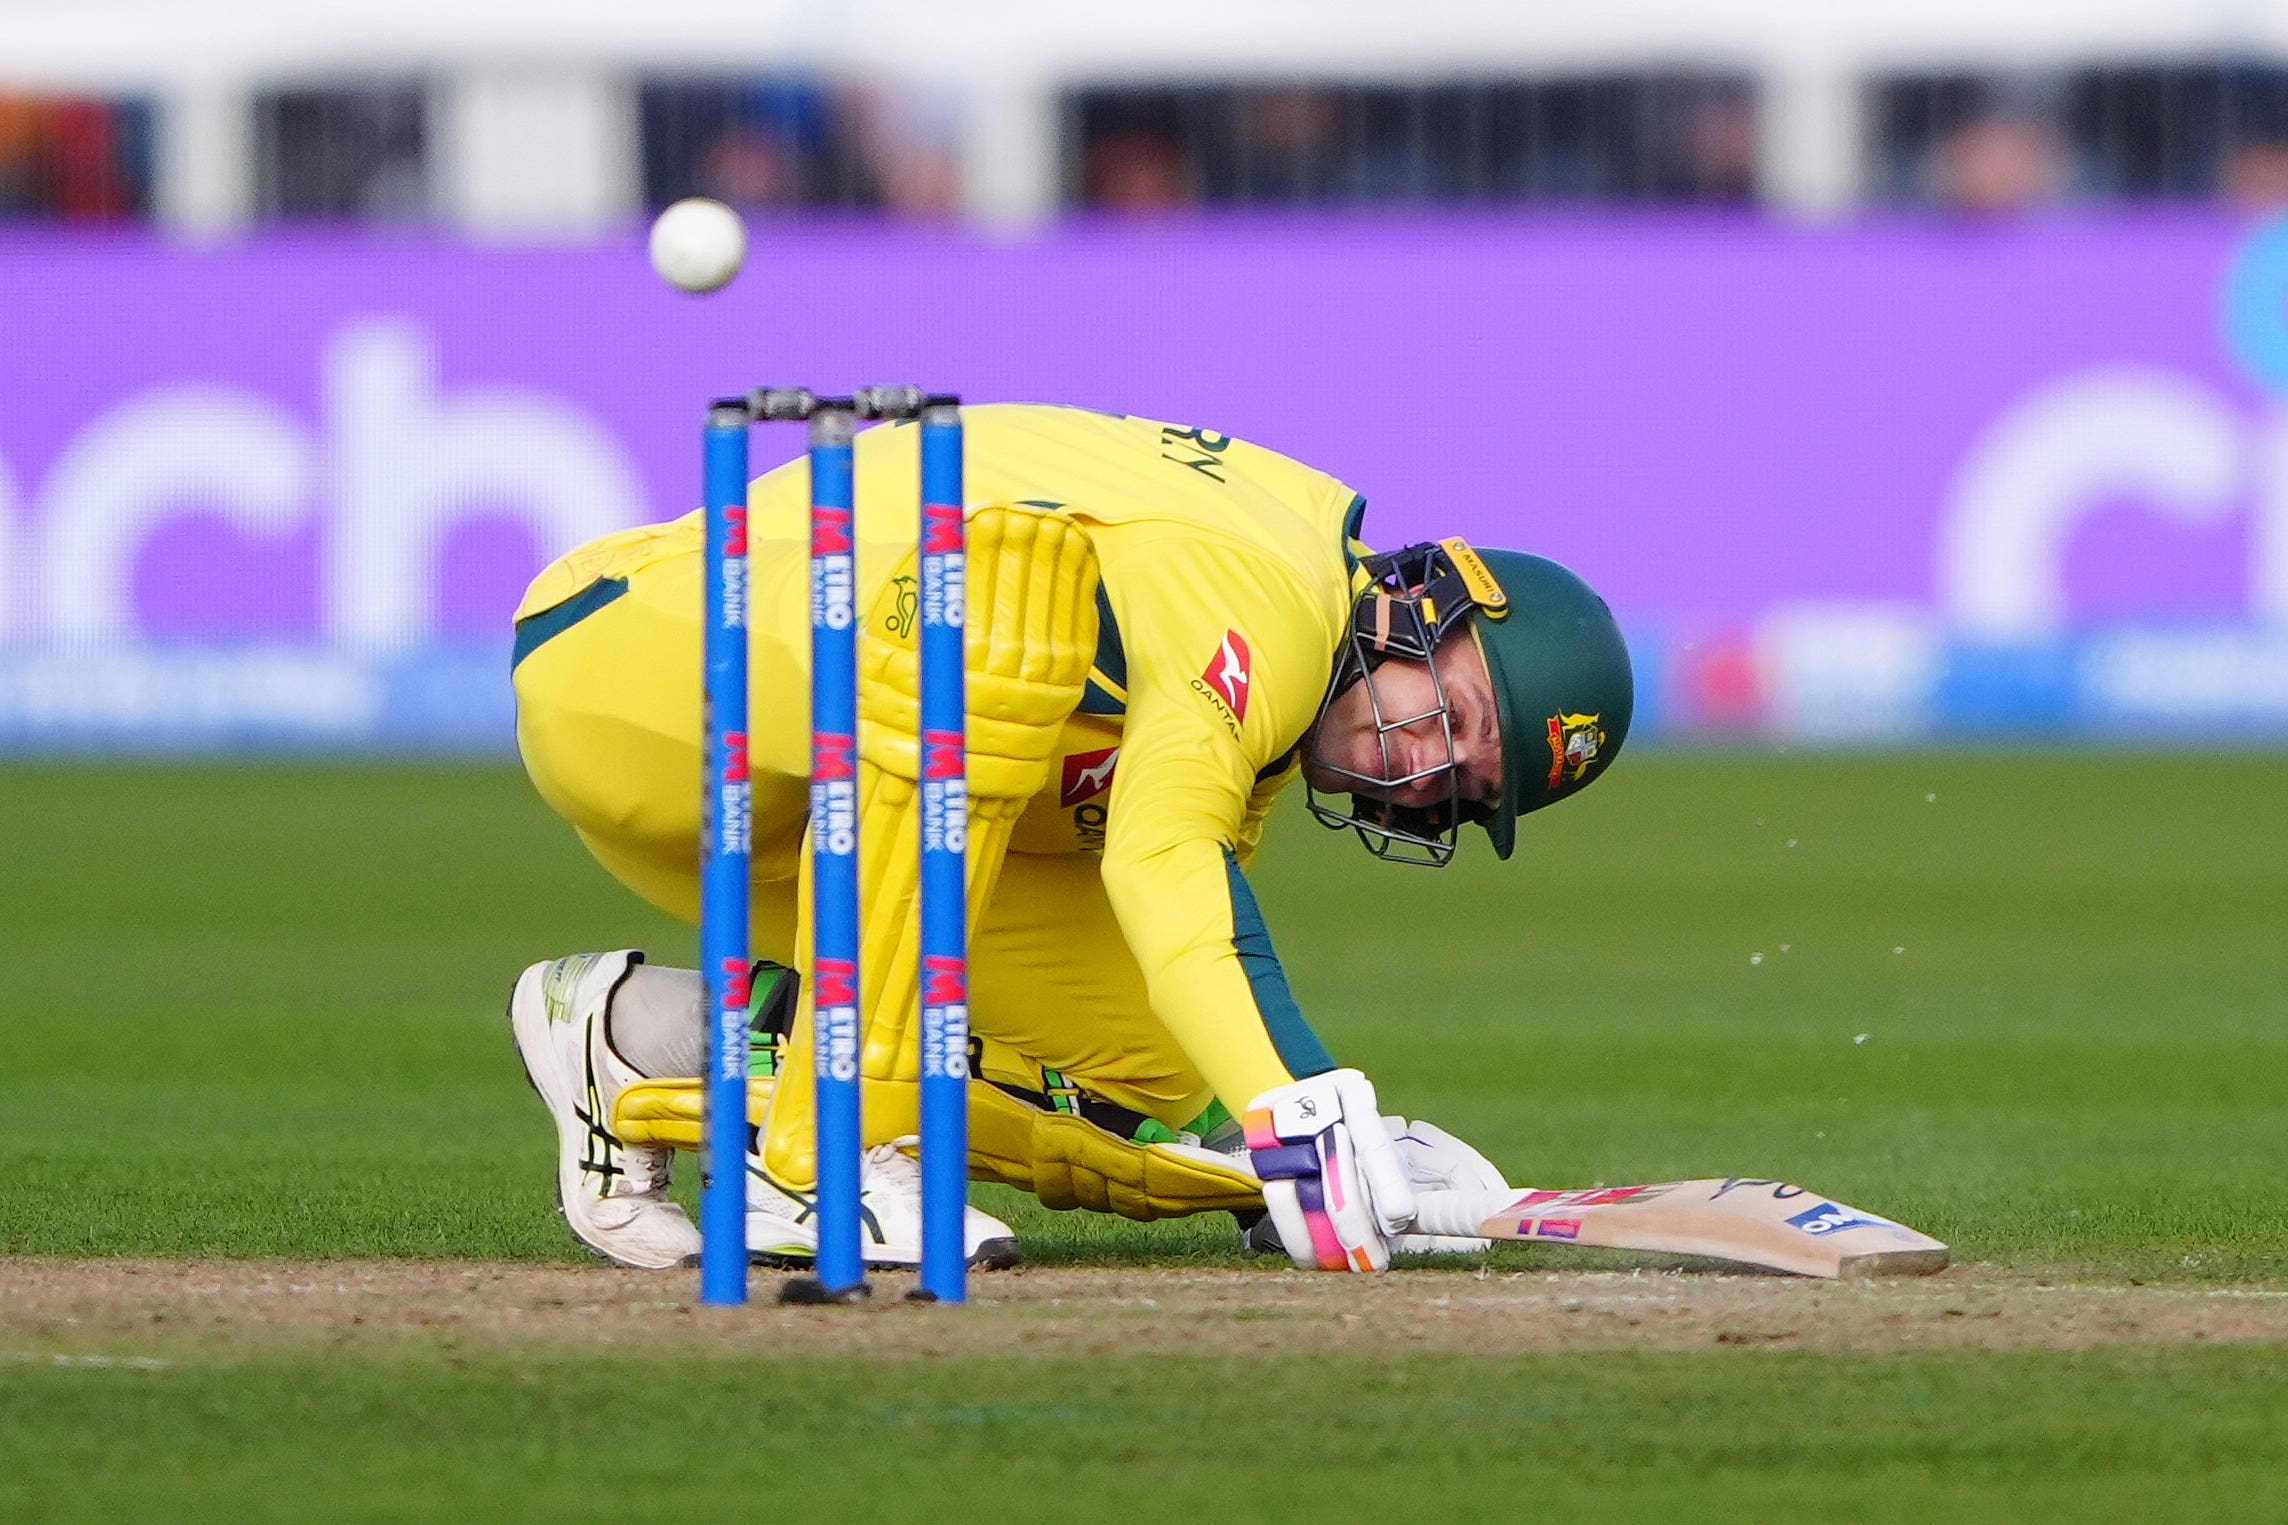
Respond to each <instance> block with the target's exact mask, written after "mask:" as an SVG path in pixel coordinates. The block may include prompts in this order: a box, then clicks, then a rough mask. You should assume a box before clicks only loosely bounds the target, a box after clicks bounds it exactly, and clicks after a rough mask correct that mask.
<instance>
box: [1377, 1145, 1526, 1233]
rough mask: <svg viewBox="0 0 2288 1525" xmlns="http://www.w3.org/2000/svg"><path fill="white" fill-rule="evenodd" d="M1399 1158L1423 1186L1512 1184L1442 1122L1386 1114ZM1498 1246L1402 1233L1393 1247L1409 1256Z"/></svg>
mask: <svg viewBox="0 0 2288 1525" xmlns="http://www.w3.org/2000/svg"><path fill="white" fill-rule="evenodd" d="M1382 1123H1383V1126H1384V1127H1385V1128H1387V1129H1389V1130H1390V1137H1391V1142H1392V1144H1393V1146H1394V1147H1396V1149H1397V1150H1398V1157H1399V1158H1400V1159H1402V1160H1404V1161H1405V1162H1406V1179H1407V1182H1408V1184H1410V1185H1412V1186H1413V1187H1414V1188H1415V1190H1417V1191H1507V1190H1509V1183H1508V1182H1507V1181H1505V1180H1503V1179H1502V1173H1501V1172H1500V1171H1499V1170H1497V1169H1495V1168H1494V1162H1493V1161H1491V1160H1489V1159H1487V1158H1486V1157H1485V1156H1484V1155H1482V1154H1480V1153H1478V1151H1477V1150H1475V1149H1473V1148H1471V1147H1470V1146H1469V1145H1468V1144H1465V1143H1463V1142H1462V1141H1461V1140H1460V1139H1458V1138H1456V1137H1454V1135H1453V1134H1451V1133H1448V1132H1447V1131H1446V1130H1445V1129H1443V1128H1441V1127H1439V1126H1438V1125H1437V1124H1436V1123H1425V1122H1419V1121H1417V1122H1411V1123H1410V1122H1408V1121H1407V1120H1406V1119H1405V1118H1403V1117H1386V1118H1384V1119H1383V1120H1382ZM1492 1247H1493V1241H1491V1240H1489V1239H1467V1238H1463V1237H1460V1236H1458V1235H1454V1234H1400V1235H1399V1236H1398V1239H1397V1242H1396V1243H1395V1244H1393V1245H1392V1246H1391V1248H1393V1249H1394V1250H1396V1251H1398V1252H1399V1253H1401V1254H1407V1255H1476V1254H1480V1253H1483V1252H1484V1251H1486V1250H1489V1249H1491V1248H1492Z"/></svg>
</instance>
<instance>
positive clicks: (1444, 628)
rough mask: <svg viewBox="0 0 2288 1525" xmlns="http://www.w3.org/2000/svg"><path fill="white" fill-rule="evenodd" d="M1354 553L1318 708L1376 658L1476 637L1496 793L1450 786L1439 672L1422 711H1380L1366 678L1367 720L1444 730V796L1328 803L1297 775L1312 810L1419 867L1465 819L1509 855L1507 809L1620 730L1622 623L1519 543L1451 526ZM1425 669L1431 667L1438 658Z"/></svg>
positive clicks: (1555, 783) (1624, 681) (1597, 760)
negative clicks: (1475, 794) (1469, 536)
mask: <svg viewBox="0 0 2288 1525" xmlns="http://www.w3.org/2000/svg"><path fill="white" fill-rule="evenodd" d="M1363 565H1364V570H1365V572H1366V574H1367V576H1368V578H1369V579H1370V580H1369V582H1368V583H1367V585H1366V586H1365V588H1364V589H1363V590H1362V591H1361V592H1360V594H1359V597H1358V601H1357V603H1356V604H1355V605H1354V606H1353V608H1352V611H1351V629H1350V632H1349V634H1348V636H1347V638H1346V639H1345V641H1344V643H1343V650H1342V651H1341V653H1340V654H1338V656H1337V658H1336V663H1335V672H1334V678H1333V681H1332V682H1331V683H1330V684H1329V685H1328V690H1327V697H1326V699H1325V700H1324V701H1323V702H1322V704H1321V705H1320V714H1321V716H1322V717H1323V716H1324V715H1325V714H1326V711H1327V709H1328V707H1330V706H1331V705H1333V703H1334V702H1335V700H1336V699H1338V698H1340V697H1341V696H1342V694H1343V693H1344V692H1345V691H1346V690H1348V689H1349V688H1350V687H1351V686H1352V685H1353V684H1355V683H1357V682H1358V681H1360V680H1361V679H1362V678H1364V677H1366V676H1367V675H1368V674H1369V673H1371V672H1372V671H1373V670H1374V669H1375V668H1376V667H1378V666H1379V665H1381V664H1382V663H1383V662H1386V661H1390V660H1393V659H1400V660H1411V661H1419V662H1425V663H1428V662H1429V661H1430V657H1431V654H1432V653H1433V652H1435V651H1436V650H1437V648H1438V646H1439V644H1440V642H1441V641H1444V640H1446V639H1449V638H1453V639H1460V638H1462V637H1463V636H1465V635H1471V636H1474V637H1475V639H1476V640H1477V643H1478V647H1479V649H1480V650H1481V651H1482V652H1483V653H1484V654H1485V661H1486V672H1487V676H1488V677H1490V678H1491V679H1492V682H1493V690H1494V702H1495V709H1496V712H1497V714H1498V717H1499V720H1500V725H1501V738H1502V789H1501V796H1500V798H1499V799H1497V800H1495V801H1493V802H1492V803H1490V804H1489V803H1483V802H1471V801H1465V800H1463V799H1462V798H1461V796H1460V793H1459V788H1460V780H1459V778H1458V777H1457V776H1456V774H1455V770H1454V769H1453V768H1452V766H1451V761H1450V760H1451V756H1452V745H1453V732H1452V726H1451V723H1450V718H1449V715H1448V707H1447V703H1446V696H1445V689H1444V681H1443V679H1442V678H1441V679H1439V682H1438V707H1437V708H1436V709H1435V710H1432V711H1430V712H1427V713H1426V714H1424V715H1409V716H1389V715H1385V714H1384V713H1383V711H1382V708H1381V702H1380V698H1379V696H1378V694H1377V692H1376V690H1375V687H1374V685H1372V684H1369V685H1368V687H1367V693H1368V697H1369V701H1370V705H1371V707H1372V713H1373V716H1374V724H1375V725H1376V727H1377V729H1378V731H1379V732H1381V733H1384V734H1387V733H1388V732H1391V731H1393V730H1397V729H1400V728H1404V727H1409V726H1414V725H1418V724H1420V723H1422V722H1423V721H1425V720H1436V721H1437V722H1438V723H1439V724H1440V725H1442V726H1444V727H1445V728H1446V734H1447V746H1448V758H1449V762H1448V764H1447V765H1446V767H1445V770H1444V771H1445V773H1446V776H1447V777H1448V779H1449V780H1450V783H1449V788H1448V792H1447V796H1446V798H1445V799H1444V800H1442V801H1439V802H1437V803H1434V804H1431V805H1428V806H1406V805H1398V804H1394V803H1391V802H1389V801H1387V800H1383V799H1378V798H1376V797H1374V796H1373V795H1372V794H1353V795H1351V797H1350V799H1349V801H1348V805H1347V808H1346V807H1345V806H1344V805H1342V804H1340V803H1337V801H1338V800H1339V799H1340V796H1339V795H1336V794H1325V793H1322V792H1321V791H1319V790H1318V789H1317V788H1316V787H1312V786H1309V784H1308V781H1306V787H1307V789H1308V792H1309V798H1310V809H1311V813H1312V814H1313V815H1314V816H1316V817H1318V819H1319V820H1320V821H1321V822H1322V823H1324V824H1325V825H1328V826H1332V827H1347V828H1350V829H1352V830H1355V831H1357V832H1358V834H1359V838H1360V840H1361V841H1363V842H1364V843H1365V844H1366V846H1367V849H1368V850H1369V851H1370V852H1373V853H1374V854H1375V855H1376V856H1378V857H1384V858H1390V859H1392V860H1394V861H1397V862H1406V863H1423V864H1429V865H1431V866H1440V865H1443V864H1445V863H1446V862H1448V861H1450V860H1451V859H1452V857H1453V854H1454V845H1455V833H1456V831H1457V830H1458V828H1459V826H1460V824H1461V823H1462V822H1463V821H1475V822H1477V823H1478V824H1479V825H1481V826H1483V827H1484V828H1485V829H1486V835H1487V836H1488V837H1489V838H1491V839H1492V841H1493V844H1494V852H1495V854H1496V856H1498V857H1502V858H1507V857H1508V856H1509V855H1510V853H1511V852H1512V850H1513V849H1514V848H1515V847H1516V843H1517V818H1518V817H1519V816H1521V815H1524V814H1526V813H1527V812H1528V811H1533V810H1539V809H1541V808H1542V807H1543V806H1544V805H1550V804H1554V803H1555V802H1556V801H1558V800H1561V799H1563V798H1565V797H1566V796H1567V795H1569V794H1572V793H1575V792H1576V791H1578V790H1581V789H1585V788H1587V787H1588V786H1589V784H1590V783H1591V782H1592V781H1594V780H1595V779H1596V778H1597V776H1598V775H1599V774H1601V773H1603V772H1604V770H1605V768H1606V767H1607V766H1608V765H1609V764H1610V763H1611V762H1612V760H1613V758H1614V757H1615V756H1616V755H1618V754H1619V752H1620V750H1621V743H1622V742H1623V741H1625V740H1626V739H1627V738H1628V734H1629V717H1630V714H1631V712H1632V711H1633V709H1634V707H1635V700H1636V686H1635V680H1634V678H1633V677H1632V675H1631V673H1630V670H1629V653H1628V647H1627V646H1626V645H1625V644H1624V643H1623V642H1622V640H1621V632H1620V627H1619V626H1618V625H1617V624H1615V623H1614V621H1613V614H1612V611H1611V610H1610V609H1608V608H1607V607H1606V606H1605V601H1604V600H1603V599H1601V598H1599V597H1598V596H1597V595H1596V593H1595V592H1594V591H1593V590H1592V589H1591V588H1590V587H1589V585H1588V584H1587V583H1584V582H1583V581H1582V580H1581V579H1580V578H1578V577H1576V576H1575V575H1574V574H1573V573H1572V572H1570V571H1568V570H1567V569H1566V568H1564V567H1562V566H1559V565H1558V564H1557V563H1556V562H1554V561H1550V560H1548V559H1547V558H1545V557H1541V556H1531V555H1527V554H1526V553H1525V552H1523V551H1499V550H1487V551H1479V550H1475V549H1473V548H1472V547H1471V546H1470V545H1468V544H1467V543H1466V542H1464V541H1462V540H1461V539H1459V538H1452V539H1447V540H1440V541H1427V542H1424V543H1423V544H1420V545H1411V546H1407V547H1405V548H1404V549H1402V550H1397V551H1392V552H1389V553H1387V554H1384V555H1380V556H1374V557H1370V558H1368V559H1367V560H1366V561H1365V563H1364V564H1363ZM1430 667H1431V672H1432V674H1433V676H1436V674H1437V665H1436V664H1435V663H1431V664H1430ZM1388 755H1389V753H1388V749H1387V746H1386V747H1385V749H1384V756H1385V758H1386V759H1387V758H1388ZM1328 771H1330V772H1334V773H1337V774H1343V773H1344V772H1345V770H1342V769H1339V768H1331V769H1328ZM1349 776H1350V777H1351V778H1352V779H1353V780H1354V781H1356V782H1357V783H1359V784H1361V785H1364V786H1367V787H1369V788H1373V787H1377V786H1383V787H1387V786H1388V785H1390V784H1394V783H1407V782H1413V781H1415V780H1414V779H1394V778H1391V777H1389V776H1388V772H1387V769H1386V772H1385V776H1384V777H1383V778H1380V779H1374V778H1368V777H1365V776H1362V775H1349Z"/></svg>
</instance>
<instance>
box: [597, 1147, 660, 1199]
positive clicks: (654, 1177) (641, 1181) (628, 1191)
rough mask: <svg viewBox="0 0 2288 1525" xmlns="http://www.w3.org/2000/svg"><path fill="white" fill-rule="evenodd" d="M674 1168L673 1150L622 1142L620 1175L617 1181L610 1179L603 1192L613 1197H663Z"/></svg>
mask: <svg viewBox="0 0 2288 1525" xmlns="http://www.w3.org/2000/svg"><path fill="white" fill-rule="evenodd" d="M674 1171H675V1151H674V1150H673V1149H655V1148H650V1147H640V1148H639V1147H637V1146H635V1145H631V1144H622V1145H621V1146H620V1175H619V1178H618V1179H617V1180H615V1181H613V1182H612V1186H611V1190H610V1191H608V1192H607V1193H606V1194H605V1195H607V1196H613V1197H660V1196H665V1195H666V1194H667V1188H668V1184H669V1183H670V1181H672V1180H673V1179H674Z"/></svg>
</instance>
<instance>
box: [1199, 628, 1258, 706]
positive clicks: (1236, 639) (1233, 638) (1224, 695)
mask: <svg viewBox="0 0 2288 1525" xmlns="http://www.w3.org/2000/svg"><path fill="white" fill-rule="evenodd" d="M1248 662H1249V658H1248V653H1247V642H1246V640H1245V639H1244V638H1242V637H1241V635H1240V633H1239V632H1238V631H1236V630H1226V631H1225V632H1224V633H1223V644H1222V645H1221V646H1219V647H1217V648H1216V654H1215V655H1214V656H1213V657H1211V658H1209V659H1208V670H1207V671H1206V672H1204V673H1201V674H1200V681H1201V682H1202V683H1205V684H1206V685H1207V686H1208V689H1209V691H1210V692H1212V693H1213V694H1214V695H1215V696H1216V697H1217V698H1218V699H1221V700H1222V701H1223V706H1224V708H1225V709H1227V710H1230V711H1231V718H1232V719H1233V720H1235V721H1240V722H1245V721H1246V719H1247V690H1248V687H1249V685H1250V683H1251V682H1252V680H1253V677H1254V674H1253V673H1252V672H1251V671H1250V670H1249V666H1248Z"/></svg>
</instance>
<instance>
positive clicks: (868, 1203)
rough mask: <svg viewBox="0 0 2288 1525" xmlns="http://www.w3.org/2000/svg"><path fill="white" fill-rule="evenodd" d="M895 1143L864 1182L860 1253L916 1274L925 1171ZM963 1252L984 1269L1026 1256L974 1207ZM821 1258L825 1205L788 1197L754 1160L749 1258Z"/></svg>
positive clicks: (865, 1169)
mask: <svg viewBox="0 0 2288 1525" xmlns="http://www.w3.org/2000/svg"><path fill="white" fill-rule="evenodd" d="M916 1142H917V1141H916V1140H915V1139H913V1138H911V1137H907V1138H901V1139H896V1140H893V1141H892V1142H890V1143H887V1144H881V1145H877V1146H876V1147H874V1148H872V1149H869V1150H867V1151H866V1158H865V1161H864V1163H863V1164H862V1165H861V1166H860V1170H859V1176H858V1236H859V1237H858V1242H859V1253H860V1254H861V1255H862V1256H863V1257H864V1259H865V1262H866V1264H867V1265H869V1266H877V1267H888V1268H892V1269H901V1268H902V1269H905V1270H912V1269H914V1268H915V1267H917V1266H919V1265H920V1264H921V1261H922V1172H921V1166H920V1165H918V1164H917V1163H915V1161H914V1158H913V1157H912V1156H911V1155H909V1154H907V1153H906V1152H905V1151H906V1150H907V1149H909V1148H912V1147H913V1145H914V1144H915V1143H916ZM961 1237H962V1247H963V1249H964V1250H966V1251H967V1252H968V1263H969V1265H970V1266H971V1267H972V1268H973V1269H976V1270H980V1271H1002V1270H1007V1269H1008V1268H1009V1267H1011V1266H1013V1265H1015V1264H1017V1262H1018V1261H1020V1260H1022V1259H1023V1258H1024V1256H1023V1253H1022V1252H1021V1251H1020V1250H1019V1249H1018V1247H1017V1235H1016V1234H1015V1232H1014V1231H1012V1230H1011V1229H1010V1227H1009V1225H1008V1224H1006V1223H1003V1222H1002V1221H1001V1220H1000V1219H999V1218H996V1217H994V1216H993V1215H992V1214H991V1213H987V1212H982V1211H980V1210H979V1209H977V1208H974V1207H966V1206H965V1207H964V1208H963V1209H962V1225H961ZM817 1255H818V1205H817V1203H816V1201H815V1200H814V1199H812V1198H810V1197H807V1196H798V1195H796V1194H794V1193H792V1192H786V1191H781V1190H780V1189H779V1188H778V1187H777V1186H776V1185H774V1184H773V1183H772V1182H771V1180H770V1179H769V1178H768V1177H767V1176H765V1175H764V1174H763V1172H762V1169H761V1168H760V1167H759V1166H758V1165H757V1164H756V1162H755V1158H754V1156H752V1155H749V1156H748V1157H747V1256H748V1258H749V1259H751V1260H758V1261H761V1262H762V1263H764V1264H765V1265H788V1264H801V1265H808V1264H809V1263H810V1262H811V1261H812V1260H814V1259H816V1258H817Z"/></svg>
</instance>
